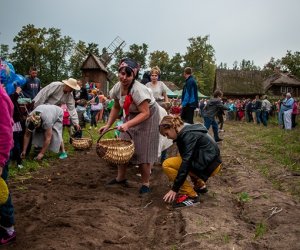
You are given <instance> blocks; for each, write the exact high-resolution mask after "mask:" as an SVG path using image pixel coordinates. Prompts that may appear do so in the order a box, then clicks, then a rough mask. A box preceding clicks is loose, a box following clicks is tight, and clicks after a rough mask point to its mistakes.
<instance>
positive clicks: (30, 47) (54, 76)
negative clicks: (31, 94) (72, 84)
mask: <svg viewBox="0 0 300 250" xmlns="http://www.w3.org/2000/svg"><path fill="white" fill-rule="evenodd" d="M14 42H15V43H16V46H15V47H14V48H13V53H12V55H11V56H12V63H13V65H14V67H15V69H16V72H18V73H19V74H26V73H27V72H28V69H29V68H30V66H36V67H37V68H38V69H39V78H40V79H41V82H42V84H43V85H45V84H48V83H50V82H52V81H56V80H62V79H65V78H67V77H68V73H69V61H68V59H69V57H70V53H71V51H72V48H73V43H74V42H73V40H72V39H71V38H70V37H68V36H64V37H62V36H61V34H60V30H59V29H55V28H50V29H46V28H36V27H35V26H34V25H32V24H29V25H27V26H23V27H22V30H21V31H20V32H19V33H18V35H17V36H16V37H15V38H14Z"/></svg>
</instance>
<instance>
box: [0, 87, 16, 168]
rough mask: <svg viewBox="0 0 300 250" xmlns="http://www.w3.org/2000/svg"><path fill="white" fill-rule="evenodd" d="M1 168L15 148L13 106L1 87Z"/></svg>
mask: <svg viewBox="0 0 300 250" xmlns="http://www.w3.org/2000/svg"><path fill="white" fill-rule="evenodd" d="M0 107H1V115H0V167H4V165H5V163H6V162H7V160H8V158H9V152H10V150H11V149H12V147H13V124H14V121H13V119H12V116H13V109H14V107H13V104H12V102H11V100H10V98H9V96H8V95H7V93H6V92H5V90H4V88H3V87H2V86H0Z"/></svg>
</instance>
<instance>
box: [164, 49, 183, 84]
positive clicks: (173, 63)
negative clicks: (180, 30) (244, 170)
mask: <svg viewBox="0 0 300 250" xmlns="http://www.w3.org/2000/svg"><path fill="white" fill-rule="evenodd" d="M166 72H167V74H168V75H167V76H166V79H167V80H168V81H171V82H173V83H174V84H176V85H177V86H178V87H179V88H182V87H183V84H184V77H183V57H182V55H180V53H176V54H175V55H174V56H173V57H172V58H171V60H170V61H169V65H168V67H167V69H166Z"/></svg>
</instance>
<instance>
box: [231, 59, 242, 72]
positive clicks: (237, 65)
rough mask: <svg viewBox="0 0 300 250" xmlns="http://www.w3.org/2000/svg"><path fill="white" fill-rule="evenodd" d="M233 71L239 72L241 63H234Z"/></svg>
mask: <svg viewBox="0 0 300 250" xmlns="http://www.w3.org/2000/svg"><path fill="white" fill-rule="evenodd" d="M232 69H233V70H239V69H240V68H239V63H238V61H234V62H233V65H232Z"/></svg>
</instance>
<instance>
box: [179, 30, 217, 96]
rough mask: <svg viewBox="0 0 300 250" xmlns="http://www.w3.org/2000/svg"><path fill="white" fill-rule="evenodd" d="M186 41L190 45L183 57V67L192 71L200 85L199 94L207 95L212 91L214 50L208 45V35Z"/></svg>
mask: <svg viewBox="0 0 300 250" xmlns="http://www.w3.org/2000/svg"><path fill="white" fill-rule="evenodd" d="M188 40H189V43H190V45H189V46H188V47H187V53H186V54H185V55H184V60H185V67H186V66H188V67H192V68H193V69H194V76H195V77H196V80H197V82H198V85H200V86H199V88H200V90H201V92H203V93H204V94H207V95H209V94H210V93H211V92H212V89H213V83H214V76H215V70H214V69H215V50H214V48H213V46H212V45H211V44H210V43H209V36H208V35H206V36H204V37H201V36H199V37H196V38H190V39H188ZM200 72H201V73H200ZM201 76H202V79H201V78H200V77H201Z"/></svg>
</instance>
